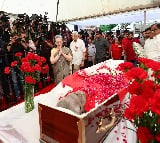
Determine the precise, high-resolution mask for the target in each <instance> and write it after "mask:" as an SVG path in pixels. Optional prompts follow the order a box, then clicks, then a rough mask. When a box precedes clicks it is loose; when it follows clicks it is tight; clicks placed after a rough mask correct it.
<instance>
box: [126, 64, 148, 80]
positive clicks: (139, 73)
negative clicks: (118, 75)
mask: <svg viewBox="0 0 160 143" xmlns="http://www.w3.org/2000/svg"><path fill="white" fill-rule="evenodd" d="M126 75H127V77H128V79H129V80H132V79H136V80H144V79H146V78H147V77H148V73H147V72H146V71H145V70H144V69H142V68H139V67H135V68H132V69H131V70H129V71H128V72H127V73H126Z"/></svg>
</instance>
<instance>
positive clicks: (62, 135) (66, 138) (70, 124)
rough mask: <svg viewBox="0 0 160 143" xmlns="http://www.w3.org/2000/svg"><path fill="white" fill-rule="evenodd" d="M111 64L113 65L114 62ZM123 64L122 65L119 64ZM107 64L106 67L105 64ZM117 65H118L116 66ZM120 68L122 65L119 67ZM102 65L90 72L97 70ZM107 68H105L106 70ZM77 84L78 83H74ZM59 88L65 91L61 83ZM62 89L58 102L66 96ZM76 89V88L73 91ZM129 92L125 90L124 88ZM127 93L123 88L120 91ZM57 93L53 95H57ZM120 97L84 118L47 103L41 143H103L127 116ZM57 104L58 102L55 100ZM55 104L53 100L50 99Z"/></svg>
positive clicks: (41, 118)
mask: <svg viewBox="0 0 160 143" xmlns="http://www.w3.org/2000/svg"><path fill="white" fill-rule="evenodd" d="M110 62H111V61H110ZM119 62H120V61H119ZM105 64H106V63H105ZM113 64H114V63H113ZM116 64H117V65H118V64H119V63H116ZM100 66H101V65H100V64H99V66H98V65H96V66H95V67H94V68H90V69H89V71H93V69H97V68H98V67H100ZM103 67H104V66H103ZM73 80H74V81H75V79H73ZM58 86H59V87H62V89H63V88H64V87H63V85H61V83H60V84H59V85H58ZM62 89H61V88H59V90H57V91H58V94H59V95H58V96H57V95H54V96H55V98H56V97H57V101H58V99H59V96H62V94H61V92H63V91H62ZM71 89H72V88H71ZM124 89H125V87H124ZM120 91H123V88H121V89H120V90H119V92H118V93H120ZM55 93H56V92H54V93H53V94H55ZM119 97H120V96H119V95H118V94H117V93H115V94H113V95H111V96H109V97H108V98H106V99H105V100H104V101H103V102H102V103H100V104H98V105H95V107H94V108H92V109H91V110H90V111H89V112H86V113H83V114H81V115H78V114H75V113H74V112H72V111H70V110H68V109H65V108H61V107H56V106H51V105H50V104H47V102H46V103H43V102H41V103H39V105H38V110H39V123H40V142H42V143H100V142H103V140H104V139H105V138H106V136H107V135H108V134H109V133H110V131H111V130H112V128H113V127H114V126H115V125H116V124H117V123H118V122H119V120H120V119H121V117H122V113H123V107H122V106H123V104H122V102H120V98H119ZM55 100H56V99H55ZM48 101H49V102H51V100H50V99H48Z"/></svg>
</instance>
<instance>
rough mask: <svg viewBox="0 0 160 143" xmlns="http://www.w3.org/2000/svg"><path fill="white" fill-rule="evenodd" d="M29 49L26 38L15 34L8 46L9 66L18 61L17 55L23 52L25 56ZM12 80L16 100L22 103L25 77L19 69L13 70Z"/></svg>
mask: <svg viewBox="0 0 160 143" xmlns="http://www.w3.org/2000/svg"><path fill="white" fill-rule="evenodd" d="M27 49H28V44H27V42H26V41H25V38H24V37H22V35H20V36H19V35H17V34H15V35H14V36H13V37H12V38H11V41H10V42H9V44H8V46H7V50H8V62H9V65H11V62H13V61H14V60H16V57H15V53H18V52H21V53H22V54H23V56H24V55H25V52H26V50H27ZM11 79H12V80H11V81H12V87H13V92H14V95H15V98H16V99H15V100H16V101H20V100H21V95H23V76H22V73H21V71H20V70H19V69H17V68H11Z"/></svg>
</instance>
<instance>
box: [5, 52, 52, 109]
mask: <svg viewBox="0 0 160 143" xmlns="http://www.w3.org/2000/svg"><path fill="white" fill-rule="evenodd" d="M22 55H23V54H22V53H21V52H19V53H16V54H15V57H17V60H15V61H13V62H12V63H11V67H6V68H5V73H6V74H9V72H10V68H14V71H15V72H18V71H20V72H21V73H22V79H23V80H24V84H23V88H24V99H25V109H26V110H25V111H26V112H30V111H31V110H32V109H33V108H34V102H33V96H32V95H33V93H34V91H33V88H34V85H35V84H36V82H37V81H39V80H40V73H42V74H45V73H47V72H48V70H49V67H48V65H47V64H46V59H45V58H44V57H40V56H39V55H37V54H34V53H32V52H28V54H27V55H26V56H25V57H24V58H22ZM31 94H32V95H31Z"/></svg>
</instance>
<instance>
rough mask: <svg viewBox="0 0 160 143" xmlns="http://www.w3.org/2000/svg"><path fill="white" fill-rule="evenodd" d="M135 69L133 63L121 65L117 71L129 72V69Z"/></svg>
mask: <svg viewBox="0 0 160 143" xmlns="http://www.w3.org/2000/svg"><path fill="white" fill-rule="evenodd" d="M133 67H134V65H133V63H131V62H124V63H121V64H119V66H118V68H117V69H118V70H120V71H123V72H127V71H128V70H129V69H131V68H133Z"/></svg>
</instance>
